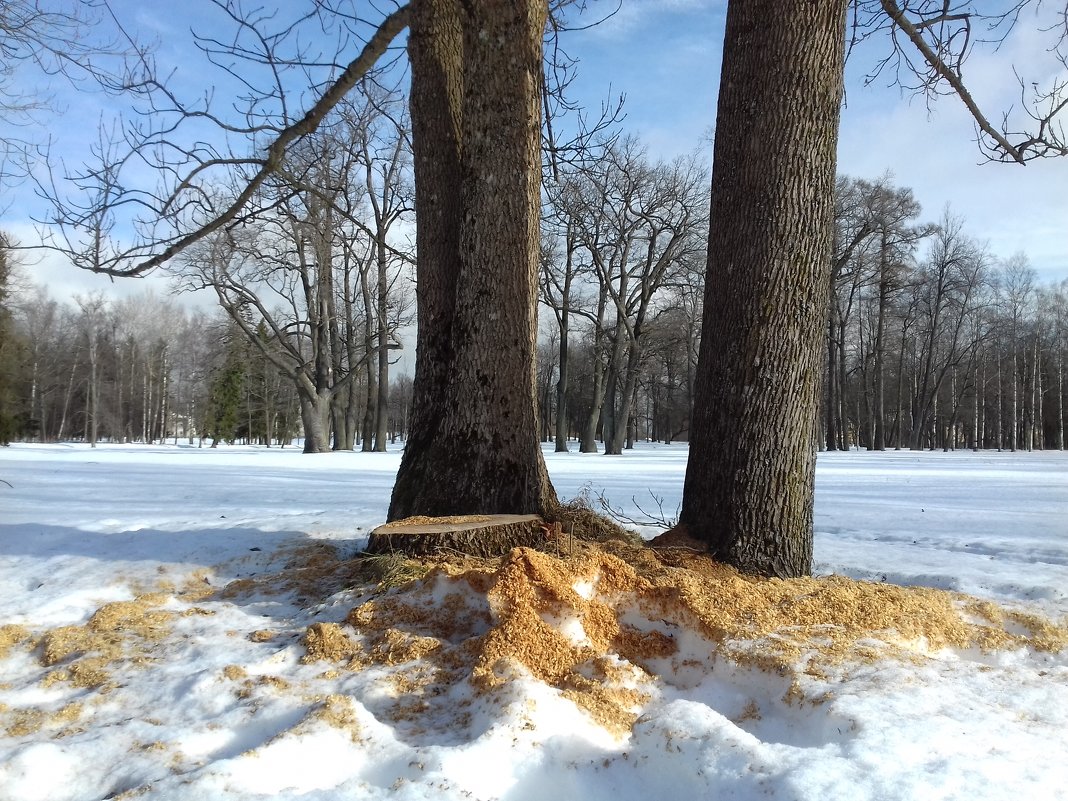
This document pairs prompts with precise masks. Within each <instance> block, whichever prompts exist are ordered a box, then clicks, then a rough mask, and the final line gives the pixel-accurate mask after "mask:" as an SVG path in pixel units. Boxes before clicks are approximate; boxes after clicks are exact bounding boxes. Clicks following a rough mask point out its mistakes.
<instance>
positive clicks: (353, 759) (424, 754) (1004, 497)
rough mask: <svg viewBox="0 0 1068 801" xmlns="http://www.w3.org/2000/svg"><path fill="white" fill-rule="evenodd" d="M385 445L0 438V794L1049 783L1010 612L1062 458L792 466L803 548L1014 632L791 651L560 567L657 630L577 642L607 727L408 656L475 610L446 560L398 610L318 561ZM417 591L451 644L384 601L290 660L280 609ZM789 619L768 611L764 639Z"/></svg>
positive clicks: (591, 486) (1045, 714) (1056, 786)
mask: <svg viewBox="0 0 1068 801" xmlns="http://www.w3.org/2000/svg"><path fill="white" fill-rule="evenodd" d="M685 457H686V451H685V447H680V446H645V447H643V448H640V449H639V450H637V451H635V452H633V453H628V454H626V455H625V456H623V457H621V458H618V457H613V458H606V457H604V456H600V455H580V454H562V455H561V454H553V453H551V452H547V453H546V458H547V460H548V463H549V469H550V472H551V474H552V477H553V481H554V484H555V486H556V487H557V490H558V492H559V493H560V495H561V496H564V497H568V496H573V495H575V494H577V493H579V492H581V491H583V490H585V491H586V492H588V493H589V494H591V495H593V496H597V495H598V494H601V493H603V494H604V495H605V496H606V497H607V498H608V499H609V500H610V502H611V503H612V504H613V506H617V507H621V508H623V509H625V510H626V511H627V513H628V514H631V515H633V516H638V515H639V512H638V511H637V509H636V508H635V503H637V505H640V506H642V507H643V508H645V509H649V508H650V507H651V508H654V509H655V508H656V504H655V503H654V502H653V500H652V498H653V496H656V497H658V498H660V499H661V501H662V503H661V507H662V509H663V511H664V513H665V514H667V515H668V516H670V515H673V514H674V512H675V509H676V506H677V504H678V501H679V496H680V492H681V486H682V475H683V471H684V469H685ZM398 461H399V454H398V453H389V454H360V453H334V454H322V455H304V454H301V453H299V451H297V450H295V449H289V448H287V449H285V450H280V449H277V448H272V449H264V448H243V447H230V448H226V447H220V448H219V449H217V450H209V449H202V450H201V449H196V448H189V447H182V446H177V447H176V446H159V447H145V446H102V447H99V448H97V449H95V450H90V449H88V448H86V447H83V446H59V445H57V446H32V445H13V446H11V447H10V448H4V449H0V799H3V801H9V800H10V801H31V800H33V799H48V801H65V800H66V799H70V800H71V801H75V800H78V801H82V800H85V801H88V800H89V799H103V798H148V799H211V801H227V800H229V799H235V800H236V799H241V800H242V801H246V800H248V799H256V798H282V799H298V798H299V799H309V801H311V800H313V799H314V800H317V799H331V800H332V801H333V800H334V799H376V798H396V799H422V798H435V799H471V798H473V799H502V800H504V799H507V801H525V800H526V799H531V800H533V799H545V798H549V797H552V798H558V799H579V798H581V799H584V801H599V800H600V799H609V798H611V799H613V801H627V800H628V799H635V800H637V799H641V800H642V801H656V799H666V798H674V797H679V798H681V797H686V798H732V799H757V798H767V797H774V798H781V799H821V801H824V800H826V799H962V800H963V799H968V800H969V801H973V800H974V799H1002V798H1004V799H1009V798H1012V799H1017V798H1021V797H1022V798H1027V799H1033V800H1034V801H1040V800H1042V799H1057V798H1068V761H1066V759H1065V755H1066V754H1068V651H1065V650H1064V649H1063V648H1060V649H1059V650H1058V648H1059V645H1058V643H1060V642H1061V640H1059V639H1057V638H1058V637H1060V636H1061V634H1062V633H1063V629H1056V628H1051V629H1049V631H1045V634H1046V635H1048V636H1046V639H1045V641H1044V642H1045V643H1046V646H1045V647H1046V650H1043V647H1042V642H1040V638H1039V637H1038V636H1037V634H1036V629H1035V625H1034V621H1033V619H1032V618H1030V617H1028V616H1027V615H1029V614H1030V613H1033V612H1038V613H1041V614H1042V615H1044V616H1045V617H1047V618H1050V619H1052V620H1054V621H1057V622H1059V623H1061V624H1062V625H1063V624H1065V623H1068V454H1061V453H1032V454H1022V453H1018V454H1008V453H1004V454H993V453H982V454H973V453H968V452H957V453H911V452H900V453H894V452H889V453H883V454H874V453H836V454H822V455H821V456H820V460H819V464H818V473H817V508H816V531H817V538H816V566H817V572H818V573H820V574H824V575H827V574H838V575H842V576H847V577H851V578H856V579H864V580H870V581H873V582H877V583H879V584H882V583H883V582H886V583H888V584H892V585H920V586H923V587H931V588H936V589H943V590H955V591H961V592H966V593H969V594H973V595H975V596H978V597H979V598H981V599H984V600H987V601H993V602H996V603H997V604H999V605H1003V606H1004V607H1006V608H1007V609H1008V612H1007V614H1008V615H1009V617H1008V618H1006V619H1007V621H1008V622H1007V623H1006V625H1005V627H1006V629H1008V630H1009V631H1010V634H1011V633H1012V631H1013V630H1014V628H1015V629H1017V630H1018V633H1021V634H1022V635H1026V637H1027V638H1029V639H1026V638H1025V639H1021V640H1014V641H1011V642H1007V643H1001V644H1000V645H997V647H990V648H980V647H977V646H963V645H958V646H953V645H950V646H946V645H945V644H944V643H938V642H934V641H923V640H919V641H916V640H910V641H908V642H905V639H907V638H906V637H904V633H902V638H898V639H897V640H895V637H894V635H893V634H892V633H889V634H888V633H887V632H874V633H873V634H872V637H871V638H870V640H864V641H861V642H859V644H857V643H853V644H852V645H851V646H850V648H852V650H849V651H848V653H847V654H846V655H845V657H844V658H843V659H842V660H840V661H835V662H833V663H832V662H827V663H821V667H820V668H819V669H818V670H807V671H805V670H801V669H800V668H799V667H798V665H799V664H800V662H801V661H804V660H811V659H812V654H810V653H807V652H796V654H795V655H796V660H795V662H796V664H795V663H790V664H787V662H788V661H789V660H787V661H786V662H784V661H781V660H780V661H779V662H774V663H773V662H769V661H768V660H767V659H764V660H758V659H755V658H754V659H751V660H748V661H747V660H746V659H738V658H727V655H726V651H725V650H724V651H723V653H719V652H718V650H719V649H726V647H727V640H722V641H718V642H717V641H713V640H712V639H710V638H709V637H710V635H709V634H708V632H707V631H704V630H702V629H701V628H700V626H697V625H695V626H693V627H692V628H688V627H687V625H686V624H685V619H684V618H678V619H672V620H667V619H664V620H657V619H655V617H656V616H655V615H651V613H649V609H648V608H647V607H646V606H642V604H639V603H637V602H634V603H633V604H632V605H631V606H626V604H627V603H628V602H627V601H626V600H625V599H626V598H631V597H632V596H626V595H625V594H620V593H616V594H615V595H609V594H606V593H607V590H604V589H603V588H602V587H601V585H599V584H598V582H599V581H601V582H602V584H603V580H602V578H598V575H600V574H598V575H592V574H591V577H590V578H589V580H586V579H581V580H576V581H575V582H574V588H573V592H572V591H571V590H570V589H568V590H567V592H568V593H571V594H572V595H573V596H574V601H575V603H576V604H585V603H587V601H588V602H589V604H590V605H591V608H592V605H593V604H594V602H595V601H597V599H599V598H600V599H601V600H602V601H603V602H604V603H608V604H614V605H615V606H614V607H613V609H614V610H615V612H616V613H618V614H619V615H620V620H621V621H622V620H623V619H624V618H626V619H627V620H628V621H629V623H628V625H631V624H633V626H634V627H635V628H633V630H634V631H638V632H639V633H640V634H642V635H643V636H646V640H649V639H650V638H653V639H655V638H654V635H655V636H656V637H659V638H660V639H661V640H663V639H665V638H668V639H670V640H671V647H672V654H673V656H671V658H670V659H667V658H660V657H653V656H650V657H649V658H648V660H646V662H644V663H642V664H641V665H640V668H641V669H638V668H636V667H635V664H637V662H634V663H633V664H632V661H633V660H632V661H628V660H627V659H626V658H624V655H623V652H622V650H621V651H620V652H619V653H612V654H607V655H605V656H604V658H603V659H600V661H598V663H597V664H598V665H599V666H600V667H599V669H601V670H602V673H603V674H604V675H603V676H602V677H601V679H599V680H603V681H604V682H606V683H607V682H609V678H608V676H614V677H615V678H614V679H612V681H614V682H615V683H616V685H619V686H618V687H617V690H619V692H623V690H626V691H627V692H629V693H630V695H628V696H626V697H627V698H630V699H631V700H630V701H628V702H627V703H628V704H629V705H630V708H629V709H628V710H625V711H626V712H627V713H628V714H630V715H631V716H630V717H625V720H626V721H627V725H625V726H622V727H620V726H619V725H615V726H613V725H608V724H607V723H606V722H605V720H606V719H605V718H604V716H599V715H598V714H597V707H596V705H595V704H592V703H591V702H590V701H589V696H585V697H584V698H585V700H584V701H583V702H582V703H576V702H575V701H574V699H575V698H578V697H579V696H578V695H576V694H575V693H574V692H571V691H567V690H562V689H561V686H562V685H560V684H559V682H557V683H555V684H554V682H553V681H550V680H542V679H541V678H538V677H537V676H535V675H532V674H531V673H530V672H529V671H527V670H525V669H524V668H523V667H521V666H519V665H516V666H514V668H513V669H511V670H510V671H506V672H505V674H504V675H497V674H494V676H492V677H491V678H492V680H493V682H494V687H493V689H492V691H485V692H483V691H481V690H480V689H479V688H478V687H477V686H476V685H477V681H474V680H472V679H471V677H461V678H457V679H456V680H454V681H450V682H447V683H444V684H443V683H440V682H439V683H436V684H435V683H433V682H429V683H428V682H427V681H421V680H420V676H421V675H422V674H423V673H426V672H427V670H429V668H427V667H426V666H427V665H430V664H432V663H433V660H434V658H435V657H434V654H439V655H440V654H452V655H453V656H454V657H456V658H457V659H459V656H457V655H461V654H462V652H463V649H464V648H466V647H467V645H466V644H469V643H470V642H473V641H474V640H476V639H478V638H480V637H483V635H486V632H488V631H489V628H490V626H491V621H492V620H494V619H495V618H496V617H497V616H499V615H500V609H498V608H497V607H495V606H493V605H492V604H491V605H490V606H488V607H487V606H486V605H487V603H488V602H487V600H486V599H487V597H489V596H485V595H479V594H478V593H477V592H476V589H477V586H476V585H477V584H478V582H477V581H476V580H473V579H472V580H468V581H467V583H464V581H463V580H454V579H452V578H450V577H448V576H444V575H442V576H439V577H438V578H436V579H432V580H429V581H428V582H427V583H426V584H425V586H424V587H423V589H422V590H421V591H420V592H421V593H422V594H421V595H418V594H417V595H415V596H412V598H415V599H417V600H411V601H405V603H410V604H411V605H410V606H408V607H403V608H402V607H401V606H394V607H390V606H389V604H390V603H394V601H391V599H392V598H393V597H394V596H386V597H385V598H378V599H377V600H375V601H372V602H371V603H370V604H364V605H363V606H362V607H361V606H360V604H361V603H362V602H364V601H366V600H367V599H368V597H369V596H368V595H367V594H366V590H354V589H352V579H353V577H352V575H351V572H349V569H348V567H347V565H348V561H347V557H348V556H351V555H353V554H355V553H357V552H358V550H359V549H360V547H361V545H362V544H363V541H364V540H363V538H364V537H365V535H366V533H367V531H369V529H370V528H373V527H374V526H375V525H377V524H379V523H381V522H382V521H383V520H384V516H385V511H386V506H387V504H388V500H389V493H390V488H391V485H392V479H393V475H394V473H395V471H396V468H397V464H398ZM647 533H650V534H651V533H654V530H653V529H649V530H648V532H647ZM607 565H608V563H607V562H605V563H604V564H603V565H602V568H603V569H607V568H606V566H607ZM554 569H555V568H554ZM460 585H463V586H462V587H460ZM472 588H475V589H472ZM877 589H878V588H877ZM361 592H364V593H365V594H364V595H361V594H360V593H361ZM579 596H581V598H580V597H579ZM602 596H603V597H602ZM398 597H399V596H398ZM635 597H636V596H635ZM947 597H948V596H947ZM418 599H422V600H418ZM621 599H623V600H621ZM632 600H633V599H632ZM788 600H789V601H790V603H794V602H798V603H800V602H801V601H802V600H803V598H802V597H800V596H799V597H798V598H791V599H788ZM395 603H398V604H399V603H400V601H396V602H395ZM783 603H786V601H783ZM954 603H958V602H957V601H954ZM959 603H963V601H960V602H959ZM418 604H424V605H425V606H426V610H430V608H431V605H433V606H434V609H435V610H440V609H445V608H447V609H449V610H451V614H452V615H453V617H454V618H455V619H454V620H451V623H452V624H453V629H455V630H454V631H453V632H452V634H453V639H452V640H449V641H445V640H441V641H438V640H433V641H432V639H431V638H429V637H426V636H415V635H414V634H409V635H405V637H404V638H402V639H400V640H397V641H396V642H395V643H394V645H395V646H396V647H395V648H394V647H393V646H389V649H387V650H388V653H386V652H385V651H383V648H385V647H386V646H385V645H383V643H386V644H388V643H389V642H393V641H392V640H390V639H389V638H390V637H392V636H394V635H395V634H396V630H395V629H393V628H390V629H388V630H387V629H385V628H382V629H381V630H378V635H379V639H378V640H376V641H375V645H374V649H372V648H371V646H370V645H369V644H368V645H367V646H366V653H367V654H371V656H370V657H369V658H367V659H365V660H364V661H362V662H361V661H359V660H357V659H355V658H353V659H352V660H351V661H349V662H348V663H347V664H346V663H345V662H343V661H338V660H337V659H335V660H333V661H331V660H329V659H327V660H325V661H314V660H312V659H310V658H308V656H307V655H308V654H309V653H310V646H309V644H308V643H309V642H310V641H309V639H308V635H307V633H306V632H308V630H309V626H312V628H313V630H317V631H319V632H320V633H322V634H323V636H324V637H325V636H326V635H328V634H330V635H333V634H336V633H337V632H343V637H342V645H343V650H344V648H347V647H349V645H352V644H353V643H357V645H353V647H354V648H356V651H355V652H354V653H356V652H358V653H364V651H361V650H360V648H363V646H360V645H358V643H359V641H360V637H361V636H364V635H366V637H370V636H371V633H372V631H373V626H372V623H373V622H374V621H373V620H372V618H374V617H375V615H379V616H380V617H383V619H384V618H387V617H389V615H391V614H392V615H393V617H394V623H395V621H396V619H400V618H399V617H398V616H403V615H404V614H408V615H412V614H415V613H416V612H418V609H417V608H416V607H417V606H418ZM450 604H451V606H449V605H450ZM624 607H625V608H624ZM354 608H358V609H357V611H356V612H352V610H353V609H354ZM359 609H363V610H364V611H363V612H359ZM413 610H415V611H413ZM876 611H877V610H876ZM350 612H351V614H350ZM1014 612H1015V613H1022V614H1020V615H1019V617H1018V620H1020V621H1024V622H1027V621H1030V623H1028V625H1027V626H1023V627H1022V628H1021V626H1019V625H1017V624H1016V623H1015V622H1013V621H1016V620H1017V618H1015V617H1013V616H1012V615H1013V613H1014ZM419 614H426V615H430V614H431V612H430V611H425V610H424V612H419ZM361 615H362V617H361ZM541 618H542V620H543V622H545V623H546V624H547V625H550V626H553V627H556V629H557V630H559V631H560V632H562V634H563V636H564V637H565V638H570V640H569V641H571V642H573V643H575V644H576V647H579V646H581V647H587V646H588V645H589V643H590V642H591V641H594V640H596V636H595V633H594V632H593V630H592V628H590V621H591V620H592V618H581V619H580V618H575V617H573V616H572V617H570V618H569V617H567V616H566V615H565V616H558V617H554V616H552V615H546V614H544V613H543V614H542V616H541ZM346 620H348V623H346V622H345V621H346ZM354 620H357V621H359V620H364V621H365V622H367V628H366V629H365V630H364V631H363V634H362V635H361V634H359V633H358V631H357V629H356V628H353V625H352V624H353V621H354ZM680 621H683V622H681V623H680ZM439 622H440V621H439ZM333 624H341V625H340V626H339V625H333ZM391 625H393V624H391ZM539 625H540V624H539ZM584 625H586V627H587V628H586V629H584V628H583V626H584ZM825 628H827V630H828V635H827V636H828V638H829V639H830V640H833V639H834V636H836V635H833V632H832V631H831V627H830V625H829V623H828V625H827V626H825ZM1024 629H1026V631H1024ZM412 631H415V629H414V628H413V629H412ZM664 632H666V634H665V633H664ZM387 635H388V636H387ZM397 636H400V635H397ZM486 636H489V635H486ZM790 637H791V632H789V631H786V630H785V629H782V630H777V631H776V632H773V633H772V634H770V635H768V637H767V638H765V639H767V640H768V641H769V642H771V643H772V644H773V645H774V644H776V643H778V645H779V646H782V649H785V647H786V646H785V645H784V644H789V643H792V642H793V640H791V639H790ZM643 642H644V640H643ZM368 643H370V640H368ZM465 643H466V644H465ZM1029 643H1030V644H1029ZM1050 643H1053V645H1052V650H1050V647H1051V646H1050ZM730 645H731V647H732V648H734V649H735V650H736V651H737V650H738V649H742V650H744V649H745V647H747V646H746V643H745V642H739V641H737V639H736V640H734V641H731V643H730ZM764 645H767V643H764ZM891 646H892V647H891ZM762 647H763V646H762ZM821 647H822V646H821ZM782 649H780V650H782ZM865 649H866V650H865ZM372 650H374V653H372ZM817 650H818V648H817ZM776 653H778V651H776ZM783 653H786V651H785V650H783ZM790 653H794V652H790ZM858 654H867V656H866V657H863V658H862V657H861V656H858ZM798 660H800V661H798ZM455 661H456V660H454V662H455ZM460 661H462V660H460ZM441 662H442V660H440V659H439V660H438V663H441ZM438 663H434V664H436V665H437V667H435V668H434V670H444V668H443V667H441V664H438ZM450 665H451V666H450V669H451V670H455V669H458V668H456V665H455V664H451V663H450ZM442 675H445V674H444V673H443V674H442ZM449 675H451V674H449ZM457 675H459V674H457ZM598 675H600V674H598ZM620 676H623V677H624V678H623V679H620V678H619V677H620ZM574 679H575V676H572V677H571V679H569V680H574ZM798 681H800V684H798ZM621 682H622V683H621ZM623 685H626V686H625V687H624V686H623ZM620 688H622V689H620ZM613 709H618V704H617V707H613ZM591 710H592V711H591ZM617 718H618V715H617ZM617 722H618V721H617Z"/></svg>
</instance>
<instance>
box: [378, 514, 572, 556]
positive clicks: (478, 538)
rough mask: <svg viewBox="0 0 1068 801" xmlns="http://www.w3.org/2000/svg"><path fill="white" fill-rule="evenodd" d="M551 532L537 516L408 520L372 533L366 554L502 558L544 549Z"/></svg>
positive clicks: (485, 516) (390, 524)
mask: <svg viewBox="0 0 1068 801" xmlns="http://www.w3.org/2000/svg"><path fill="white" fill-rule="evenodd" d="M552 530H553V527H552V526H551V525H550V524H547V523H546V522H545V521H544V520H542V518H541V517H540V516H538V515H456V516H451V517H408V518H405V519H403V520H397V521H396V522H393V523H386V524H385V525H383V526H379V527H378V528H376V529H375V530H374V531H372V532H371V536H370V538H369V539H368V542H367V551H368V553H404V554H408V555H410V556H429V555H431V554H435V553H440V552H442V551H457V552H459V553H463V554H467V555H469V556H483V557H489V556H501V555H503V554H506V553H508V552H509V551H511V550H512V549H513V548H523V547H526V548H539V549H544V548H545V546H546V544H547V543H548V541H549V539H550V532H551V531H552Z"/></svg>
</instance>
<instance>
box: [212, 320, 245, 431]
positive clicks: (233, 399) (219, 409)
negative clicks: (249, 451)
mask: <svg viewBox="0 0 1068 801" xmlns="http://www.w3.org/2000/svg"><path fill="white" fill-rule="evenodd" d="M224 342H225V345H226V351H225V354H224V358H223V360H222V363H221V364H219V365H218V366H216V367H215V368H214V369H213V370H212V371H211V392H210V394H209V396H208V404H207V408H206V409H205V414H204V431H205V432H206V433H209V434H211V437H212V439H213V442H212V444H211V446H212V447H213V448H214V447H215V446H216V445H217V444H218V442H219V440H220V439H222V440H225V441H226V442H227V443H228V444H230V445H233V443H234V440H235V439H236V438H237V434H238V429H239V427H240V426H241V424H242V423H243V422H244V421H243V419H242V411H243V409H244V405H243V401H244V399H245V381H246V378H247V373H248V353H247V349H246V348H245V347H244V341H243V340H242V339H241V337H240V332H234V331H232V330H231V331H228V333H227V336H226V337H225V339H224Z"/></svg>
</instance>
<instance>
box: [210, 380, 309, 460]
mask: <svg viewBox="0 0 1068 801" xmlns="http://www.w3.org/2000/svg"><path fill="white" fill-rule="evenodd" d="M297 395H298V398H299V400H300V420H301V422H302V423H303V424H304V453H326V452H328V451H329V450H330V395H329V394H328V393H327V394H323V393H311V392H307V391H301V390H300V389H298V390H297ZM212 447H214V446H212Z"/></svg>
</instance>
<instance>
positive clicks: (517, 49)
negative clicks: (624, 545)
mask: <svg viewBox="0 0 1068 801" xmlns="http://www.w3.org/2000/svg"><path fill="white" fill-rule="evenodd" d="M545 15H546V6H545V5H544V4H543V3H540V2H537V0H524V2H515V1H514V0H468V1H466V2H464V3H452V2H448V0H420V2H418V3H417V4H416V6H414V7H413V11H412V21H411V33H410V38H409V52H410V57H411V63H412V94H411V108H412V124H413V129H414V137H413V145H414V148H413V149H414V154H415V170H416V213H417V217H418V220H419V227H418V232H417V236H418V243H417V244H418V249H419V274H418V286H419V294H418V316H419V333H418V354H417V359H416V376H415V386H414V399H413V417H414V421H413V428H412V437H411V438H410V439H409V441H408V444H407V447H406V448H405V451H404V457H403V459H402V462H401V467H400V470H399V472H398V474H397V482H396V485H395V486H394V490H393V498H392V501H391V503H390V510H389V519H391V520H395V519H397V518H402V517H408V516H411V515H430V516H440V515H455V514H495V513H513V514H532V513H533V514H538V513H542V512H547V511H549V510H550V509H552V508H553V507H554V506H555V505H556V497H555V493H554V492H553V490H552V486H551V485H550V484H549V477H548V472H547V471H546V469H545V463H544V460H543V459H542V455H541V448H540V445H539V442H538V420H537V406H536V386H535V375H534V342H535V332H536V311H537V297H536V291H537V270H538V235H539V234H538V227H539V221H540V220H539V198H540V193H539V192H540V175H541V173H540V154H539V136H540V120H541V115H540V108H541V104H540V97H541V95H540V90H541V75H542V65H541V57H542V33H543V30H544V25H545ZM465 86H466V87H467V88H468V90H469V91H464V87H465ZM457 195H459V201H460V202H459V203H457Z"/></svg>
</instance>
